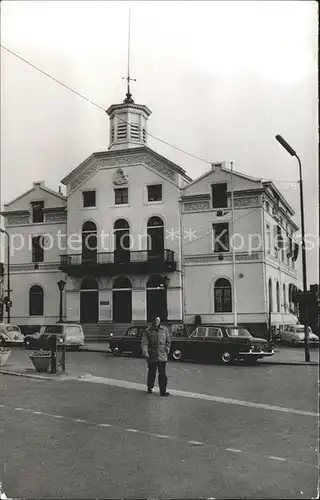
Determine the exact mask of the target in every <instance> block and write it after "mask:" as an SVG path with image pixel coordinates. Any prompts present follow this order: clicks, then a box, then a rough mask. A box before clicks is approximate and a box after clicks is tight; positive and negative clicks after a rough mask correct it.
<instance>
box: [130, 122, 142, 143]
mask: <svg viewBox="0 0 320 500" xmlns="http://www.w3.org/2000/svg"><path fill="white" fill-rule="evenodd" d="M130 138H131V139H132V140H134V141H139V140H140V130H139V125H138V123H131V124H130Z"/></svg>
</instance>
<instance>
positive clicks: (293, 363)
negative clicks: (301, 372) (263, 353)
mask: <svg viewBox="0 0 320 500" xmlns="http://www.w3.org/2000/svg"><path fill="white" fill-rule="evenodd" d="M258 364H260V365H269V366H272V365H283V366H319V363H318V362H317V361H309V362H307V361H261V362H260V363H258Z"/></svg>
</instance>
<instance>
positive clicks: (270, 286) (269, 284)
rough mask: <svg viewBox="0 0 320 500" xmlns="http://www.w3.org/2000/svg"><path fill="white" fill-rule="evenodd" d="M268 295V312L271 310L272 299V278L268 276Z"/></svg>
mask: <svg viewBox="0 0 320 500" xmlns="http://www.w3.org/2000/svg"><path fill="white" fill-rule="evenodd" d="M268 295H269V312H272V311H273V299H272V280H271V278H269V282H268Z"/></svg>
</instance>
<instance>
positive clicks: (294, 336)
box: [279, 325, 319, 346]
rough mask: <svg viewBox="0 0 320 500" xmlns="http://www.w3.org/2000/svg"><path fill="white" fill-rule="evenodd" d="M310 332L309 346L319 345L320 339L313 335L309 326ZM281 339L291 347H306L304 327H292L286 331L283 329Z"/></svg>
mask: <svg viewBox="0 0 320 500" xmlns="http://www.w3.org/2000/svg"><path fill="white" fill-rule="evenodd" d="M308 331H309V344H310V346H318V345H319V337H318V336H317V335H316V334H315V333H313V331H312V330H311V328H310V326H308ZM279 339H280V340H281V341H282V342H283V343H285V344H290V345H295V346H299V345H301V346H302V345H304V325H290V326H289V327H287V328H286V329H284V328H281V329H280V332H279Z"/></svg>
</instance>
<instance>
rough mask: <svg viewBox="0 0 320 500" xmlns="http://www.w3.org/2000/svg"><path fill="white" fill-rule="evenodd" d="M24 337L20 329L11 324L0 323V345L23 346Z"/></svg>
mask: <svg viewBox="0 0 320 500" xmlns="http://www.w3.org/2000/svg"><path fill="white" fill-rule="evenodd" d="M23 340H24V337H23V335H22V333H21V330H20V328H19V327H18V326H17V325H12V324H11V323H0V344H1V345H3V346H5V345H23Z"/></svg>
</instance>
